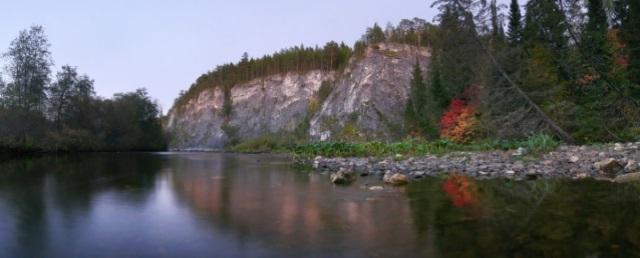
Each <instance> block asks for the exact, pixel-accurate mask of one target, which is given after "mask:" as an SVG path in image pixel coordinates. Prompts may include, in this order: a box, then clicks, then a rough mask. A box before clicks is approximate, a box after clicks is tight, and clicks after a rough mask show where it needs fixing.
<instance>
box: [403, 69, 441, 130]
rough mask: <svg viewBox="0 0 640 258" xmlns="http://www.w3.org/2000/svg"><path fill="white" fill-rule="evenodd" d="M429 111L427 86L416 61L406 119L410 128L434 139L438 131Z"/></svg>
mask: <svg viewBox="0 0 640 258" xmlns="http://www.w3.org/2000/svg"><path fill="white" fill-rule="evenodd" d="M429 111H430V108H429V101H428V92H427V84H426V83H425V81H424V78H423V76H422V68H420V62H418V60H416V64H415V65H414V66H413V72H412V78H411V90H410V93H409V97H408V99H407V107H406V111H405V117H406V118H407V120H408V122H409V124H410V127H412V128H413V129H416V130H417V131H419V132H420V133H422V135H424V136H426V137H433V136H435V134H436V130H435V128H434V127H433V126H432V123H431V121H430V119H429V114H430V112H429Z"/></svg>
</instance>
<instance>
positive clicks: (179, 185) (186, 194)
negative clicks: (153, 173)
mask: <svg viewBox="0 0 640 258" xmlns="http://www.w3.org/2000/svg"><path fill="white" fill-rule="evenodd" d="M265 163H268V164H265ZM172 169H173V171H187V170H188V171H190V172H189V173H173V178H172V181H173V184H174V189H175V190H176V191H177V194H178V195H179V196H180V197H181V199H183V200H184V202H185V203H189V205H190V206H191V207H192V208H193V209H194V210H195V212H196V213H197V214H199V215H200V216H201V218H203V219H204V220H207V221H209V222H210V224H211V225H212V226H213V227H215V228H216V229H217V230H224V231H226V232H228V233H230V234H234V235H236V237H237V238H238V239H246V240H258V241H263V242H265V243H266V244H267V245H268V246H269V248H275V249H276V250H278V252H281V253H286V254H287V255H286V256H292V257H295V256H296V255H305V254H306V255H316V256H319V257H320V256H323V255H324V256H325V257H328V256H331V255H340V256H372V255H373V256H382V257H384V256H389V255H391V256H398V255H400V254H410V253H414V252H416V251H417V250H418V249H423V248H425V247H424V246H421V245H418V244H417V243H416V238H415V231H414V226H413V221H411V220H410V214H411V210H410V207H409V203H408V201H407V199H406V198H404V193H403V192H401V191H392V192H369V191H367V190H363V189H361V188H360V187H359V185H358V184H356V185H352V186H350V187H335V186H333V185H331V184H330V183H329V182H328V178H327V176H326V175H320V174H316V173H306V172H299V171H294V169H293V168H292V167H291V166H290V164H287V163H285V162H282V163H279V162H278V161H277V158H275V159H274V158H273V157H265V156H227V157H225V158H218V159H214V160H211V159H210V158H203V159H201V160H199V159H198V158H191V159H185V160H177V161H175V162H174V164H173V166H172ZM371 182H372V183H379V182H378V181H377V180H375V179H372V181H371ZM362 183H364V181H360V182H359V184H362ZM327 255H328V256H327Z"/></svg>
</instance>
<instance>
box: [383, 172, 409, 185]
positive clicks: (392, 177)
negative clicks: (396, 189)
mask: <svg viewBox="0 0 640 258" xmlns="http://www.w3.org/2000/svg"><path fill="white" fill-rule="evenodd" d="M383 181H384V182H385V183H387V184H391V185H405V184H407V183H408V182H409V181H408V180H407V176H405V175H404V174H401V173H386V174H385V175H384V177H383Z"/></svg>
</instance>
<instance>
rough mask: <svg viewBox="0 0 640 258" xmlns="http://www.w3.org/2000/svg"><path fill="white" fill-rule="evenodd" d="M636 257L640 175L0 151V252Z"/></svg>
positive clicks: (221, 156)
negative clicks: (403, 172)
mask: <svg viewBox="0 0 640 258" xmlns="http://www.w3.org/2000/svg"><path fill="white" fill-rule="evenodd" d="M611 256H618V257H638V256H640V185H639V184H637V183H630V184H616V183H611V182H606V181H596V180H593V179H583V180H566V179H540V180H534V181H514V180H509V179H500V178H498V179H489V180H476V179H474V178H471V177H466V176H463V175H452V176H444V175H441V176H438V177H426V178H424V179H422V180H420V181H417V182H414V183H411V184H409V185H407V186H403V187H393V186H388V185H383V184H382V182H381V181H380V180H379V179H378V178H376V177H359V178H358V179H357V180H356V181H355V182H354V183H353V184H351V185H348V186H335V185H333V184H332V183H331V182H330V180H329V175H328V174H326V173H325V174H323V173H316V172H312V171H307V170H304V169H302V168H299V167H297V166H295V164H294V163H293V162H292V161H291V160H290V159H289V158H288V157H286V156H278V155H239V154H221V153H135V154H132V153H104V154H78V155H56V156H54V155H48V156H41V157H32V158H28V159H12V160H5V161H2V162H0V257H611Z"/></svg>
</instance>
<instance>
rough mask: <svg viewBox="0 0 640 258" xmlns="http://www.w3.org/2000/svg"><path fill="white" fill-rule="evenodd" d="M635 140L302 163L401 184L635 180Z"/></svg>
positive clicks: (639, 145) (639, 150)
mask: <svg viewBox="0 0 640 258" xmlns="http://www.w3.org/2000/svg"><path fill="white" fill-rule="evenodd" d="M639 161H640V142H636V143H616V144H608V145H597V146H561V147H559V148H558V149H557V150H556V151H553V152H550V153H547V154H543V155H532V154H530V153H528V151H527V149H524V148H520V149H517V150H510V151H491V152H456V153H450V154H446V155H442V156H435V155H427V156H419V157H404V156H402V155H396V156H394V157H386V158H379V157H368V158H325V157H320V156H318V157H315V158H314V159H312V160H308V161H307V162H309V163H311V164H312V165H313V168H314V169H315V170H317V171H321V172H330V173H331V180H332V181H333V182H334V183H336V184H341V183H349V182H352V181H353V180H356V179H357V177H359V176H360V177H364V176H378V177H379V178H380V179H381V180H384V181H385V183H389V184H395V185H401V184H404V183H407V182H409V181H412V180H419V179H421V178H424V177H427V176H438V175H441V174H449V173H458V174H462V175H467V176H472V177H475V178H477V179H491V178H509V179H513V180H535V179H540V178H568V179H581V178H596V179H603V180H611V181H615V182H629V181H639V180H640V165H639V164H638V162H639Z"/></svg>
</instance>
